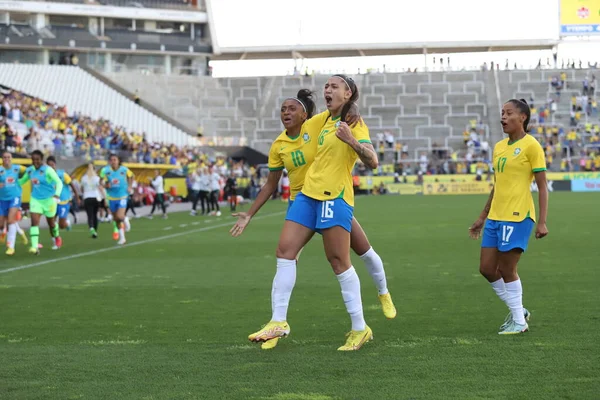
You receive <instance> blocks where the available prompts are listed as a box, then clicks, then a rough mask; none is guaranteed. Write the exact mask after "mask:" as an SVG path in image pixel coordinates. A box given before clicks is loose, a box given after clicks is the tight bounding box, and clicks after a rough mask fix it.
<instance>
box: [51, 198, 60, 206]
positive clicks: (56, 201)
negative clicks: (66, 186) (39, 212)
mask: <svg viewBox="0 0 600 400" xmlns="http://www.w3.org/2000/svg"><path fill="white" fill-rule="evenodd" d="M52 198H53V199H54V202H55V203H56V204H58V203H59V202H60V197H58V196H54V197H52Z"/></svg>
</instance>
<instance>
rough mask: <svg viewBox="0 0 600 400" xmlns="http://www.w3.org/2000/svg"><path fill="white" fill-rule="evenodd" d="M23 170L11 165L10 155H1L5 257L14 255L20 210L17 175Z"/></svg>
mask: <svg viewBox="0 0 600 400" xmlns="http://www.w3.org/2000/svg"><path fill="white" fill-rule="evenodd" d="M22 170H24V168H23V167H22V166H20V165H13V164H12V154H11V153H10V152H8V151H5V152H3V153H2V166H1V167H0V226H1V227H2V228H4V225H5V224H6V225H7V226H8V229H7V230H8V235H7V240H6V255H9V256H12V255H13V254H15V241H16V238H17V231H18V226H19V223H18V220H17V216H18V214H19V210H20V208H21V193H22V189H21V185H19V175H20V174H21V172H22Z"/></svg>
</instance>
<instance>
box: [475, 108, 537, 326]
mask: <svg viewBox="0 0 600 400" xmlns="http://www.w3.org/2000/svg"><path fill="white" fill-rule="evenodd" d="M530 116H531V111H530V109H529V106H528V105H527V102H526V101H525V100H522V99H521V100H516V99H512V100H509V101H508V102H506V103H505V104H504V106H503V107H502V128H503V130H504V133H506V134H508V138H506V139H504V140H502V141H500V142H498V143H497V144H496V146H495V147H494V156H493V161H494V177H495V180H496V183H495V185H494V189H492V193H491V194H490V197H489V199H488V201H487V203H486V205H485V207H484V209H483V211H482V213H481V215H480V216H479V218H478V219H477V221H475V223H474V224H473V225H472V226H471V227H470V228H469V233H470V236H471V237H472V238H473V239H477V238H479V237H480V236H481V230H482V228H483V240H482V243H481V256H480V266H479V271H480V272H481V274H482V275H483V276H484V277H485V278H486V279H487V280H488V281H489V282H490V284H491V285H492V288H493V289H494V291H495V292H496V294H497V295H498V297H500V299H501V300H502V301H504V302H505V303H506V305H507V306H508V308H509V309H510V313H509V314H508V316H507V317H506V319H505V320H504V323H503V324H502V326H501V327H500V329H499V332H498V333H499V334H501V335H513V334H519V333H523V332H526V331H527V330H528V329H529V326H528V324H527V320H529V316H530V314H529V312H528V311H527V310H526V309H525V308H523V288H522V286H521V280H520V279H519V275H518V274H517V264H518V262H519V259H520V258H521V254H523V253H524V252H525V250H527V243H528V241H529V237H530V236H531V231H532V230H533V227H534V224H535V205H534V203H533V197H532V195H531V190H530V185H531V182H532V180H533V179H534V178H535V182H536V183H537V186H538V189H539V206H540V217H539V219H538V221H537V227H536V229H535V237H536V239H541V238H543V237H544V236H546V235H547V234H548V228H547V227H546V217H547V215H548V190H547V185H546V160H545V158H544V150H543V149H542V146H541V145H540V144H539V142H538V141H537V140H536V139H535V138H534V137H533V136H530V135H528V134H527V125H528V124H529V119H530Z"/></svg>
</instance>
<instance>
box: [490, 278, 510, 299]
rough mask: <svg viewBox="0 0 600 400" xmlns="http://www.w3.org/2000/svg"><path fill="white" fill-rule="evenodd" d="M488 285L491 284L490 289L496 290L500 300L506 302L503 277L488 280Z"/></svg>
mask: <svg viewBox="0 0 600 400" xmlns="http://www.w3.org/2000/svg"><path fill="white" fill-rule="evenodd" d="M490 285H492V289H494V292H496V294H497V295H498V297H500V300H502V301H503V302H505V303H506V299H507V297H506V296H507V295H508V294H507V293H506V285H505V284H504V279H502V278H500V279H498V280H497V281H495V282H490Z"/></svg>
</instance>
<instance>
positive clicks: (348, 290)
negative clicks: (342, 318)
mask: <svg viewBox="0 0 600 400" xmlns="http://www.w3.org/2000/svg"><path fill="white" fill-rule="evenodd" d="M337 278H338V281H339V282H340V286H341V287H342V297H343V299H344V303H346V310H348V314H350V319H351V320H352V330H353V331H364V330H365V328H366V327H367V324H366V322H365V317H364V316H363V307H362V299H361V297H360V279H359V278H358V275H357V274H356V270H355V269H354V267H353V266H350V269H348V270H347V271H345V272H342V273H341V274H339V275H337Z"/></svg>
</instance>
